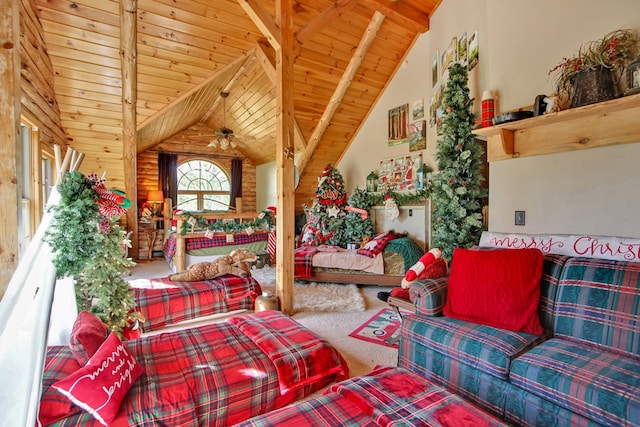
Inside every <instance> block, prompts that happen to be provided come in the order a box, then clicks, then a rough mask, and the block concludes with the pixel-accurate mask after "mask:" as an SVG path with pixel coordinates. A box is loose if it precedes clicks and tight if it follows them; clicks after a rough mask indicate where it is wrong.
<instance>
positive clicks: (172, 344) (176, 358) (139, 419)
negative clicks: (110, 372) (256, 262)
mask: <svg viewBox="0 0 640 427" xmlns="http://www.w3.org/2000/svg"><path fill="white" fill-rule="evenodd" d="M274 313H275V314H272V315H270V316H267V317H260V316H256V314H249V315H247V316H246V317H247V318H248V319H249V321H251V318H252V317H254V316H256V319H255V320H256V322H257V323H258V324H263V325H264V324H266V322H276V323H277V324H279V325H282V324H283V323H285V324H286V323H289V325H288V326H286V329H287V330H289V331H290V333H292V334H293V336H294V337H299V336H300V330H304V329H305V328H304V327H303V326H301V325H299V324H298V323H297V322H295V321H294V320H292V319H289V318H288V317H287V316H286V315H284V314H282V313H280V312H274ZM279 339H280V340H281V341H280V343H279V344H278V345H280V346H283V347H289V346H291V347H296V346H298V345H302V343H300V342H299V341H298V339H299V338H293V339H289V337H285V336H279ZM316 339H317V340H320V339H319V337H316ZM306 344H311V346H312V347H313V346H314V345H315V343H314V342H313V339H312V338H310V341H309V342H307V343H306ZM325 345H326V346H328V347H329V348H330V351H332V352H335V353H337V350H335V349H333V347H331V346H330V345H329V344H325ZM126 346H127V348H128V349H129V351H130V352H131V354H132V356H133V357H134V358H135V359H136V360H137V362H138V363H139V364H140V365H141V366H142V368H143V370H144V372H145V373H144V375H142V376H141V377H140V378H138V379H137V380H136V381H135V383H134V385H133V387H132V389H131V390H130V391H129V393H128V394H127V397H126V398H125V400H124V401H123V403H122V405H121V406H120V411H119V413H118V420H117V422H116V424H117V425H130V426H158V425H165V426H172V427H173V426H194V425H201V426H229V425H233V424H235V423H238V422H241V421H243V420H246V419H248V418H250V417H253V416H256V415H259V414H262V413H265V412H268V411H271V410H274V409H277V408H279V407H282V406H284V405H286V404H288V403H290V401H291V400H292V399H299V398H302V397H304V396H305V395H306V394H308V393H311V392H313V391H316V390H317V389H320V388H321V387H323V386H324V385H326V384H328V383H329V382H331V381H333V380H334V378H335V376H336V374H335V373H334V371H335V366H333V365H331V366H327V365H325V366H324V367H322V366H320V364H319V363H316V361H313V360H293V361H292V363H293V366H295V367H298V366H307V365H308V364H309V365H313V366H316V367H317V370H315V371H314V373H313V375H315V376H316V377H317V378H318V381H317V382H316V383H315V384H314V385H313V387H305V388H298V389H296V391H295V392H294V393H290V394H289V395H288V396H283V394H282V392H281V390H280V383H281V381H280V380H279V378H278V369H277V368H276V365H274V362H273V361H271V360H270V358H269V357H268V356H267V355H266V354H265V353H264V352H263V351H262V350H261V349H260V348H259V347H258V346H257V345H256V344H255V343H254V341H253V340H252V339H251V338H249V337H247V336H246V335H245V334H244V333H242V332H241V331H240V329H238V328H237V327H236V326H235V325H234V324H233V323H231V322H228V321H227V322H221V323H215V324H211V325H206V326H202V327H199V328H191V329H185V330H181V331H177V332H171V333H164V334H159V335H154V336H150V337H143V338H138V339H134V340H130V341H127V342H126ZM309 356H310V354H309V353H307V352H299V356H298V357H309ZM311 357H313V355H311ZM340 360H341V357H340ZM78 368H79V365H78V363H77V362H76V361H75V359H73V356H72V355H71V352H70V350H69V348H68V347H66V346H62V347H61V346H57V347H50V348H49V349H48V351H47V358H46V362H45V372H44V375H43V397H42V399H41V402H46V401H49V400H50V399H57V398H59V397H58V396H60V394H59V393H58V392H57V391H56V390H54V389H53V388H51V384H53V383H54V382H55V381H57V380H58V379H61V378H64V377H66V376H67V375H68V374H69V373H70V372H73V371H75V370H76V369H78ZM294 369H297V368H294ZM294 376H296V377H297V378H300V379H301V381H307V380H308V378H306V377H305V375H304V373H302V374H301V375H298V374H295V375H294ZM74 408H75V407H74ZM55 425H59V426H77V425H83V426H85V425H86V426H99V423H98V422H97V421H95V420H94V419H93V417H91V415H89V414H88V413H86V412H84V411H82V410H80V409H77V408H76V409H75V413H74V414H73V415H71V416H69V417H67V418H65V419H64V420H62V421H60V422H59V423H58V424H55Z"/></svg>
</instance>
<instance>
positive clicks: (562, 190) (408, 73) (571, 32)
mask: <svg viewBox="0 0 640 427" xmlns="http://www.w3.org/2000/svg"><path fill="white" fill-rule="evenodd" d="M639 17H640V1H639V0H610V1H608V2H603V1H601V0H563V1H557V0H536V1H513V0H489V1H487V0H444V1H443V2H442V4H441V5H440V6H439V8H438V10H437V11H436V13H435V14H434V15H433V17H432V19H431V23H430V25H431V28H430V30H429V32H427V33H426V34H423V35H421V36H420V38H419V39H418V40H417V41H416V43H415V45H414V46H413V49H412V50H411V51H410V52H409V54H408V55H407V57H406V63H405V64H404V65H403V66H402V67H400V68H399V69H398V72H397V74H396V76H395V77H394V79H393V80H392V81H391V82H390V84H389V86H388V88H387V90H386V91H385V93H384V94H383V95H382V96H381V98H380V99H379V101H378V103H377V105H376V106H375V107H374V109H373V110H372V112H371V114H370V116H369V117H368V118H367V121H366V122H365V123H364V124H363V125H362V127H361V129H360V131H359V132H358V135H357V136H356V137H355V139H354V141H353V142H352V143H351V146H350V147H349V150H348V151H347V152H346V153H345V154H344V155H343V157H342V158H341V160H340V161H339V162H338V163H337V164H336V166H337V167H338V169H339V170H340V172H341V173H342V175H343V177H344V179H345V183H346V185H347V190H348V191H349V192H350V191H351V190H353V188H355V187H356V186H358V187H359V188H364V186H365V181H366V176H367V175H368V174H369V172H371V171H372V170H377V169H378V165H379V161H380V160H382V159H385V158H389V157H396V156H400V155H403V154H406V153H408V150H409V148H408V144H403V145H398V146H394V147H388V145H387V113H388V110H389V109H390V108H393V107H396V106H398V105H401V104H404V103H410V104H411V103H412V102H413V101H415V100H416V99H418V98H423V99H424V103H425V112H426V113H427V114H428V109H429V99H430V98H431V58H432V57H433V55H434V54H435V52H436V50H437V51H438V53H439V54H440V55H441V54H442V52H443V51H444V50H445V49H446V48H447V46H448V45H449V41H450V40H451V38H452V37H459V36H460V35H461V34H462V33H463V32H465V31H466V32H467V36H469V35H470V34H471V33H472V32H473V31H475V30H478V32H479V43H480V61H479V63H478V65H477V66H476V67H475V68H474V69H473V70H472V72H471V73H470V76H469V78H470V82H469V86H470V89H471V96H472V97H474V98H476V106H475V107H476V108H475V111H476V112H478V111H479V103H480V99H481V94H482V91H484V90H487V89H491V90H494V91H496V92H497V93H498V101H497V113H500V111H501V110H502V111H503V112H504V111H508V110H513V109H516V108H519V107H523V106H530V105H532V104H533V102H534V99H535V97H536V95H538V94H549V93H551V92H552V91H553V88H552V82H551V80H550V78H549V76H548V71H549V70H550V69H551V68H552V67H554V66H555V65H556V64H557V63H558V62H560V60H561V59H562V58H563V57H565V56H567V57H568V56H571V55H572V54H573V53H575V52H576V51H577V50H578V48H579V47H580V45H581V44H583V43H586V42H588V41H591V40H595V39H598V38H601V37H602V36H603V35H604V34H606V33H607V32H609V31H612V30H615V29H618V28H635V29H640V20H639V19H638V18H639ZM437 139H438V137H437V135H436V131H435V128H430V127H429V126H428V125H427V149H426V150H425V151H424V152H423V158H424V159H425V161H426V162H427V163H428V164H429V165H430V166H432V167H434V169H435V166H436V163H435V158H434V152H435V146H436V143H437ZM635 159H640V144H637V143H636V144H626V145H619V146H613V147H604V148H595V149H592V150H583V151H580V152H570V153H562V154H553V155H545V156H536V157H528V158H522V159H512V160H504V161H499V162H493V163H491V165H490V172H489V173H490V181H489V182H490V189H489V192H490V197H489V229H490V230H492V231H505V232H522V233H591V234H600V235H618V236H629V237H640V226H639V225H638V221H637V219H636V218H637V215H638V214H637V213H638V212H640V197H639V196H640V191H639V190H638V188H639V186H638V183H639V182H640V168H638V167H636V166H635V164H634V160H635ZM263 172H264V175H265V179H264V180H263V179H262V177H263ZM268 172H270V173H272V174H273V175H272V176H273V178H267V175H268ZM257 173H258V177H257V178H258V189H257V191H258V195H257V196H258V198H257V202H258V208H260V206H261V200H262V199H264V200H265V203H266V204H265V206H266V205H267V204H275V201H276V199H275V167H274V166H270V165H263V166H261V167H259V168H258V170H257ZM271 182H272V183H273V185H272V186H271V187H268V186H267V187H265V186H264V185H266V183H271ZM515 210H524V211H525V212H526V220H527V221H526V225H525V226H514V225H513V221H514V212H515Z"/></svg>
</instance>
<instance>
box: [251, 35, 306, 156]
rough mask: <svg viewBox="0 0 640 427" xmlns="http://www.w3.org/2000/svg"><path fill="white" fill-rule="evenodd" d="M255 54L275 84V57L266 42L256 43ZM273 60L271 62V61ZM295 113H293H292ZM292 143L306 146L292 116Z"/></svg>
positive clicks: (302, 134) (300, 130) (298, 126)
mask: <svg viewBox="0 0 640 427" xmlns="http://www.w3.org/2000/svg"><path fill="white" fill-rule="evenodd" d="M255 51H256V56H257V58H258V62H259V63H260V65H261V66H262V68H263V69H264V72H265V73H266V75H267V77H269V80H271V82H272V83H273V84H274V85H275V84H276V66H275V57H273V55H272V52H271V50H270V47H269V46H267V44H266V43H263V42H258V43H256V50H255ZM272 61H273V62H272ZM294 114H295V113H294ZM294 145H295V146H296V147H302V148H304V147H306V146H307V139H306V138H305V137H304V133H302V129H301V128H300V125H299V124H298V119H297V118H296V117H294Z"/></svg>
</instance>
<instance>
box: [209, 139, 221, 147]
mask: <svg viewBox="0 0 640 427" xmlns="http://www.w3.org/2000/svg"><path fill="white" fill-rule="evenodd" d="M207 147H214V148H218V141H217V140H215V139H212V140H211V141H209V145H207Z"/></svg>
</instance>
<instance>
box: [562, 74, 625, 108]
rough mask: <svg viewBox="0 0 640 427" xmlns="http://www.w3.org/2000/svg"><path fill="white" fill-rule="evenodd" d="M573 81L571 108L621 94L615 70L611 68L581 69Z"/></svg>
mask: <svg viewBox="0 0 640 427" xmlns="http://www.w3.org/2000/svg"><path fill="white" fill-rule="evenodd" d="M572 83H573V91H572V94H571V108H574V107H582V106H583V105H588V104H595V103H596V102H602V101H607V100H609V99H614V98H617V97H618V95H619V93H618V85H617V83H616V78H615V74H614V71H613V70H611V69H609V68H605V67H598V68H594V69H587V70H582V71H579V72H578V73H576V75H575V77H574V78H573V82H572Z"/></svg>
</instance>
